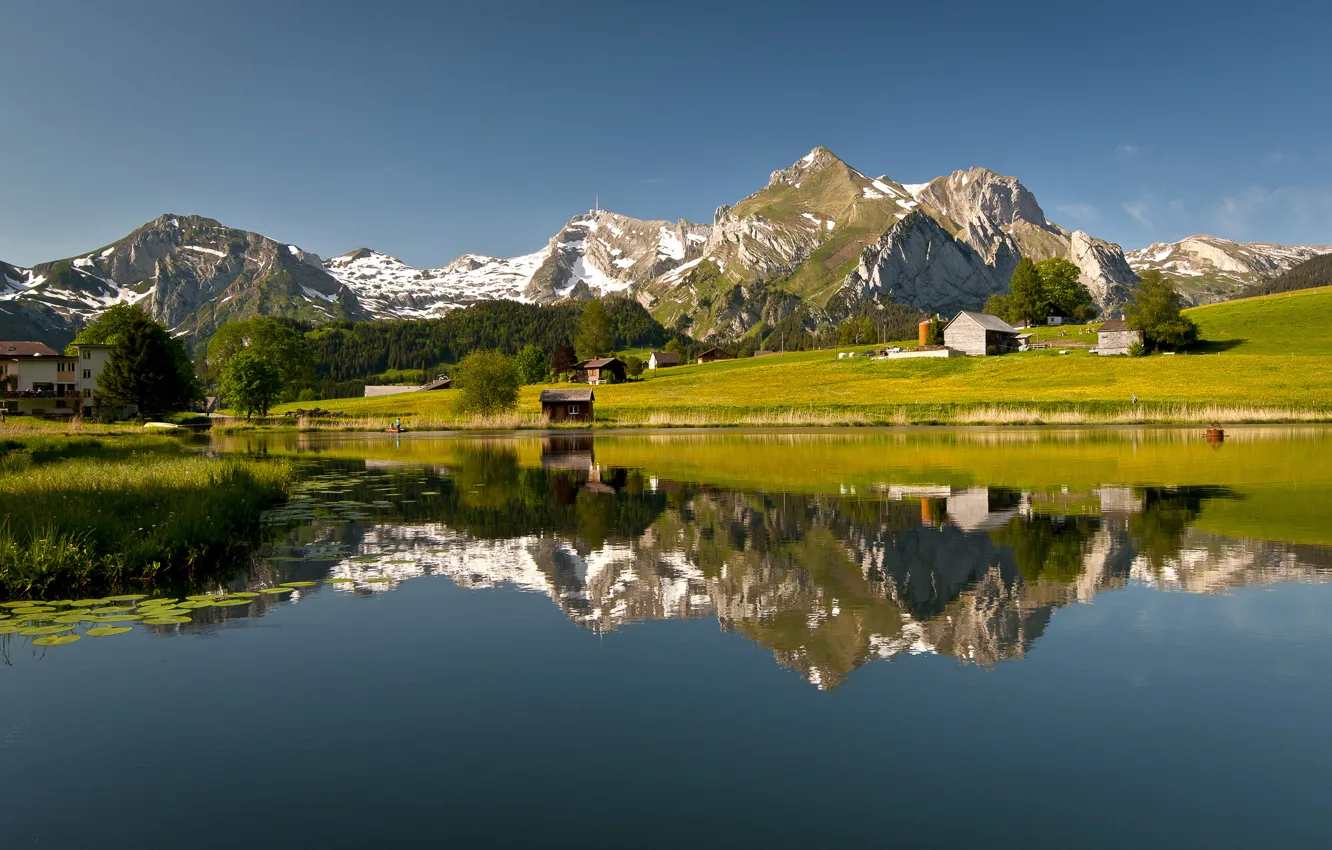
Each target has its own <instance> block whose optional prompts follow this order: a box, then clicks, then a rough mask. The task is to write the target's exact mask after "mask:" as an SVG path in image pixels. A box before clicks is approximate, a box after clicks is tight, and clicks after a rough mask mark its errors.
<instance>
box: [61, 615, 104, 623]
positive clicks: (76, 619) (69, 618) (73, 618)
mask: <svg viewBox="0 0 1332 850" xmlns="http://www.w3.org/2000/svg"><path fill="white" fill-rule="evenodd" d="M95 619H97V618H96V617H90V616H88V615H87V614H66V615H64V616H63V617H56V618H55V619H53V620H51V622H53V623H69V624H72V625H77V624H79V623H82V622H83V621H84V620H95Z"/></svg>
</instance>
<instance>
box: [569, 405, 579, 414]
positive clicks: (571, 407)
mask: <svg viewBox="0 0 1332 850" xmlns="http://www.w3.org/2000/svg"><path fill="white" fill-rule="evenodd" d="M578 411H579V407H578V405H576V404H571V405H569V415H570V416H577V415H578Z"/></svg>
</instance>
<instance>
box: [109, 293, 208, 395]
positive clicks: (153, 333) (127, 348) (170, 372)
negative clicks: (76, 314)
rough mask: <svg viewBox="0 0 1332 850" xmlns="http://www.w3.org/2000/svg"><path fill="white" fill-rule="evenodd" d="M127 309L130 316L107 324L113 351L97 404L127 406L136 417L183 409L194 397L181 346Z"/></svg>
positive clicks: (191, 373) (123, 315)
mask: <svg viewBox="0 0 1332 850" xmlns="http://www.w3.org/2000/svg"><path fill="white" fill-rule="evenodd" d="M133 309H134V313H133V315H131V314H128V313H121V314H117V315H116V316H115V317H114V319H113V321H114V323H115V330H114V335H113V336H110V337H108V338H109V339H112V340H114V341H113V342H112V343H110V344H112V345H114V346H115V347H114V348H112V349H111V357H110V359H109V360H108V361H107V364H106V368H105V369H103V370H102V374H101V375H100V376H99V377H98V379H97V395H96V400H97V404H98V405H99V406H101V405H108V404H111V405H113V404H133V405H134V406H135V407H137V408H138V410H139V415H141V416H156V415H159V414H162V413H170V412H172V411H175V410H183V409H185V408H186V407H188V406H189V404H190V402H192V401H193V400H194V399H196V398H198V397H199V389H198V385H197V384H196V383H195V380H194V370H193V369H192V368H191V365H190V360H189V356H188V355H187V354H186V353H185V346H184V345H182V344H181V342H180V340H178V339H173V338H172V337H171V335H170V334H169V333H167V330H166V328H164V327H162V326H161V325H159V324H158V323H157V322H154V321H153V320H152V319H149V318H148V317H147V316H145V315H144V314H143V312H142V311H141V310H139V309H138V308H133ZM94 324H95V323H94ZM90 327H91V326H90ZM86 330H87V329H86V328H85V331H86Z"/></svg>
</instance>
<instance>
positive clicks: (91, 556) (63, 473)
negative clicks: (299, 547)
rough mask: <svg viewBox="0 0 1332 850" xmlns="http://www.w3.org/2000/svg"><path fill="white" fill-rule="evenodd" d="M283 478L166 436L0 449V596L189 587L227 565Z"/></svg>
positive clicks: (276, 469)
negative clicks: (150, 585) (204, 453)
mask: <svg viewBox="0 0 1332 850" xmlns="http://www.w3.org/2000/svg"><path fill="white" fill-rule="evenodd" d="M290 479H291V468H290V466H289V465H288V464H286V463H284V462H256V461H249V460H242V459H234V458H220V459H219V458H210V457H204V456H201V455H198V454H195V453H193V452H192V451H191V450H190V449H189V448H188V447H187V446H185V445H183V444H182V443H181V442H180V441H178V440H174V439H171V438H165V437H126V438H114V439H107V438H86V437H64V436H62V437H32V438H23V439H15V438H13V437H8V438H5V439H3V440H0V505H2V506H3V507H0V597H9V598H26V597H51V596H53V595H67V596H80V595H81V596H87V595H93V594H98V593H103V592H108V591H113V590H117V589H122V588H133V589H137V588H138V587H140V586H142V585H144V584H146V583H148V582H176V581H180V582H188V581H190V580H192V579H195V578H202V577H204V576H206V575H210V574H212V573H213V572H215V571H217V570H223V569H227V568H229V567H230V565H232V564H234V563H235V560H236V558H237V557H238V556H240V555H241V554H243V553H244V552H245V551H246V550H247V548H248V545H249V543H250V542H251V541H253V540H254V539H255V536H256V535H257V533H258V528H259V515H260V513H261V512H262V510H263V509H264V508H265V507H267V506H268V505H270V504H272V503H274V502H275V501H277V500H279V499H280V498H281V497H282V495H283V493H284V490H285V488H286V487H287V486H288V483H289V481H290Z"/></svg>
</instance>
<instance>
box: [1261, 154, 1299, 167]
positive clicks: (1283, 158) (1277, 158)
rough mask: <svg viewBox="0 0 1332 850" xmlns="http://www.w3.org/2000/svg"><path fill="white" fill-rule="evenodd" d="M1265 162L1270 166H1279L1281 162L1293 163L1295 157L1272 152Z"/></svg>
mask: <svg viewBox="0 0 1332 850" xmlns="http://www.w3.org/2000/svg"><path fill="white" fill-rule="evenodd" d="M1267 161H1268V162H1269V163H1271V164H1272V165H1280V164H1281V163H1283V162H1294V161H1295V155H1294V154H1289V153H1286V152H1285V151H1273V152H1272V153H1270V154H1268V155H1267Z"/></svg>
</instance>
